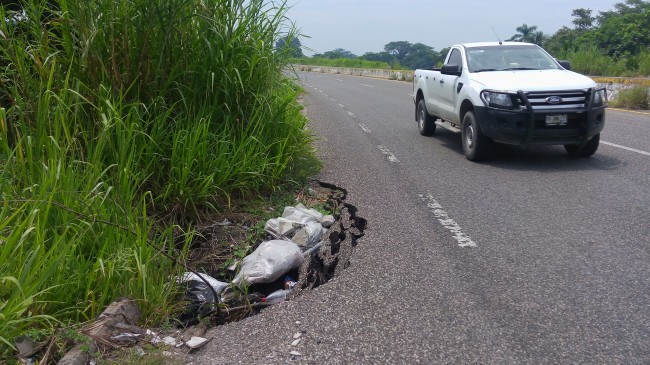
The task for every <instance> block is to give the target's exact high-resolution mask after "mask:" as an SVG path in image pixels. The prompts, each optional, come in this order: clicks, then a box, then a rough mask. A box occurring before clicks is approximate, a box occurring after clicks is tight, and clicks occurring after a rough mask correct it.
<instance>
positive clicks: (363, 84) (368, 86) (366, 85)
mask: <svg viewBox="0 0 650 365" xmlns="http://www.w3.org/2000/svg"><path fill="white" fill-rule="evenodd" d="M361 86H365V87H374V86H372V85H366V84H361Z"/></svg>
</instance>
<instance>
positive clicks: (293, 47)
mask: <svg viewBox="0 0 650 365" xmlns="http://www.w3.org/2000/svg"><path fill="white" fill-rule="evenodd" d="M275 49H276V50H278V51H280V52H287V54H288V55H289V57H294V58H301V57H304V55H303V53H302V44H301V43H300V39H298V37H295V36H293V35H287V36H284V37H282V38H280V39H278V41H277V42H275Z"/></svg>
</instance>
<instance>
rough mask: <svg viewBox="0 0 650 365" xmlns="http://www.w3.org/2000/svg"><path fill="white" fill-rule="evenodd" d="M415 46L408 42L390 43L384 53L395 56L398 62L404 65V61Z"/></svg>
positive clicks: (385, 47)
mask: <svg viewBox="0 0 650 365" xmlns="http://www.w3.org/2000/svg"><path fill="white" fill-rule="evenodd" d="M412 47H413V45H412V44H411V42H407V41H396V42H390V43H388V44H386V45H385V46H384V51H386V52H388V53H389V54H391V55H393V57H395V59H396V60H397V62H399V63H402V60H404V58H405V57H406V56H407V55H408V54H409V52H411V49H412Z"/></svg>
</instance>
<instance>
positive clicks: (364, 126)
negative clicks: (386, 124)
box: [359, 123, 372, 133]
mask: <svg viewBox="0 0 650 365" xmlns="http://www.w3.org/2000/svg"><path fill="white" fill-rule="evenodd" d="M359 127H361V130H362V131H364V132H366V133H372V131H371V130H370V128H368V127H366V125H365V124H363V123H359Z"/></svg>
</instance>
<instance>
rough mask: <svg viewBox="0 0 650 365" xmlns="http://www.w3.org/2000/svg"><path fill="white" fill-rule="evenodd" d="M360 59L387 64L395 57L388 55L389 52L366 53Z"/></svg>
mask: <svg viewBox="0 0 650 365" xmlns="http://www.w3.org/2000/svg"><path fill="white" fill-rule="evenodd" d="M359 58H361V59H364V60H368V61H379V62H386V63H390V62H391V60H392V59H393V56H392V55H391V54H390V53H388V52H385V51H384V52H366V53H364V54H363V56H360V57H359Z"/></svg>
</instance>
